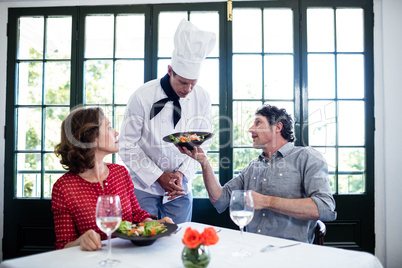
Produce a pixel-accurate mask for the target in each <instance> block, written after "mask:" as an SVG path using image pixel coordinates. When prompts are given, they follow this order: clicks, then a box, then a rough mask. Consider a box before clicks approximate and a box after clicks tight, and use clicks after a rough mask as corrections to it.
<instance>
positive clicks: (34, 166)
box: [17, 153, 41, 171]
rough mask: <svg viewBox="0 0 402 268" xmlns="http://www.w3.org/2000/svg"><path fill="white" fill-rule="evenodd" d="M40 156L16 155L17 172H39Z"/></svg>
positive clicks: (34, 154)
mask: <svg viewBox="0 0 402 268" xmlns="http://www.w3.org/2000/svg"><path fill="white" fill-rule="evenodd" d="M40 157H41V155H40V154H37V153H27V154H21V153H19V154H17V170H18V171H20V170H40V169H41V158H40Z"/></svg>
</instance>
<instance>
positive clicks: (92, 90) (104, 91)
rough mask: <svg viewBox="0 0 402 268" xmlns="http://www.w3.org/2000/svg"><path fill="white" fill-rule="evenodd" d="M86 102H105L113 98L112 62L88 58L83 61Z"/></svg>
mask: <svg viewBox="0 0 402 268" xmlns="http://www.w3.org/2000/svg"><path fill="white" fill-rule="evenodd" d="M84 75H85V100H86V103H93V104H106V103H112V100H113V62H112V61H111V60H110V61H109V60H88V61H86V62H85V74H84Z"/></svg>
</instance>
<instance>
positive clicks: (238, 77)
mask: <svg viewBox="0 0 402 268" xmlns="http://www.w3.org/2000/svg"><path fill="white" fill-rule="evenodd" d="M261 65H262V60H261V56H257V55H233V98H234V99H261V98H262V67H261ZM250 66H253V68H250Z"/></svg>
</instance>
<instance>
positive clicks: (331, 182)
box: [328, 174, 336, 194]
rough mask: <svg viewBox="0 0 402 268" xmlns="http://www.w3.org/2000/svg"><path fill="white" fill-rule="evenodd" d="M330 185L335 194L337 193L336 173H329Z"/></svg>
mask: <svg viewBox="0 0 402 268" xmlns="http://www.w3.org/2000/svg"><path fill="white" fill-rule="evenodd" d="M328 177H329V185H330V186H331V192H332V193H333V194H335V193H336V179H335V175H331V174H330V175H329V176H328Z"/></svg>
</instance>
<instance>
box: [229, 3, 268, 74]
mask: <svg viewBox="0 0 402 268" xmlns="http://www.w3.org/2000/svg"><path fill="white" fill-rule="evenodd" d="M261 27H262V21H261V10H260V9H239V8H234V9H233V52H235V53H236V52H262V39H261V38H262V37H261V35H262V29H261ZM234 66H235V65H234ZM250 66H252V65H250Z"/></svg>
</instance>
